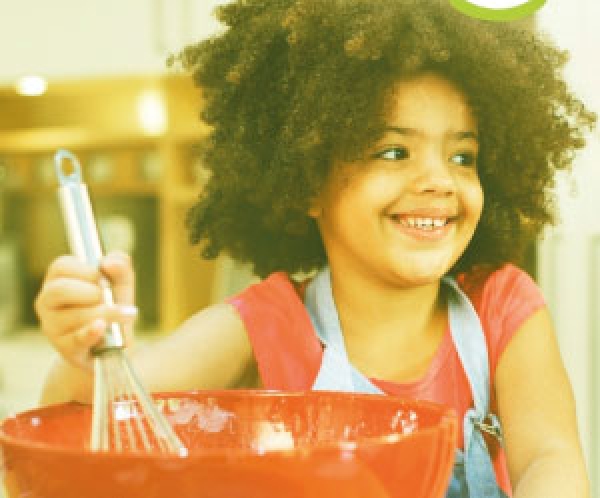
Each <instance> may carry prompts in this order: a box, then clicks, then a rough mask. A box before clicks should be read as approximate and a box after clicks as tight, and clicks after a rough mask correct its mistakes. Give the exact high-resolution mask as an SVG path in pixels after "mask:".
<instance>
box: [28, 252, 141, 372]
mask: <svg viewBox="0 0 600 498" xmlns="http://www.w3.org/2000/svg"><path fill="white" fill-rule="evenodd" d="M102 278H106V279H107V280H108V281H109V282H110V284H111V286H112V291H113V296H114V301H115V305H107V304H104V299H103V295H102V287H101V284H100V282H101V279H102ZM134 295H135V276H134V272H133V268H132V265H131V260H130V258H129V256H128V255H127V254H125V253H123V252H120V251H115V252H111V253H110V254H108V255H107V256H105V258H104V259H103V260H102V262H101V264H100V269H99V270H98V269H96V268H93V267H91V266H89V265H87V264H85V263H82V262H81V261H79V260H78V259H77V258H75V257H74V256H61V257H59V258H57V259H56V260H55V261H54V262H53V263H52V264H51V265H50V267H49V268H48V271H47V273H46V277H45V279H44V282H43V284H42V288H41V290H40V292H39V294H38V296H37V298H36V300H35V311H36V313H37V316H38V319H39V321H40V325H41V327H42V332H43V333H44V335H46V337H48V339H49V340H50V342H51V343H52V345H53V346H54V348H55V349H56V350H57V351H58V352H59V353H60V354H61V355H62V356H63V357H64V359H65V360H66V361H67V362H69V363H70V364H72V365H75V366H77V367H80V368H85V369H91V368H92V357H91V354H90V350H91V349H92V348H93V347H94V345H96V344H97V343H98V342H99V341H100V340H101V339H102V337H103V336H104V334H105V332H106V330H107V328H108V324H110V323H112V322H118V323H120V324H121V326H122V330H123V333H124V336H125V342H126V345H130V344H131V341H132V339H133V322H134V321H135V318H136V316H137V308H136V307H135V306H134V305H133V303H134Z"/></svg>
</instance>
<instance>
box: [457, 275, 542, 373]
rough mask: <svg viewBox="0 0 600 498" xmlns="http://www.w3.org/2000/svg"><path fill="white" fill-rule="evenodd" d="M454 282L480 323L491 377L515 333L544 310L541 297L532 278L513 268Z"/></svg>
mask: <svg viewBox="0 0 600 498" xmlns="http://www.w3.org/2000/svg"><path fill="white" fill-rule="evenodd" d="M457 281H458V282H459V285H460V286H461V288H463V290H464V292H465V293H466V294H467V295H468V296H469V299H471V302H472V303H473V307H474V308H475V310H476V312H477V314H478V315H479V319H480V320H481V325H482V327H483V331H484V334H485V336H486V342H487V346H488V354H489V357H490V365H491V371H492V374H493V373H494V371H495V368H496V365H497V363H498V361H499V359H500V357H501V356H502V353H503V352H504V351H505V349H506V347H507V346H508V344H509V342H511V340H512V339H513V337H514V336H515V333H516V332H517V331H518V330H519V328H520V327H521V326H522V325H523V324H524V323H525V322H526V321H527V319H528V318H530V317H532V316H533V315H534V314H535V313H536V312H537V311H539V310H540V309H542V308H544V307H545V304H546V302H545V299H544V296H543V294H542V292H541V290H540V288H539V287H538V285H537V284H536V283H535V281H534V280H533V278H532V277H531V276H530V275H529V274H528V273H527V272H525V271H524V270H522V269H520V268H518V267H517V266H515V265H513V264H505V265H503V266H502V267H500V268H498V269H496V270H494V271H492V272H490V273H488V274H487V275H485V276H483V277H482V276H481V275H477V274H462V275H459V276H458V277H457Z"/></svg>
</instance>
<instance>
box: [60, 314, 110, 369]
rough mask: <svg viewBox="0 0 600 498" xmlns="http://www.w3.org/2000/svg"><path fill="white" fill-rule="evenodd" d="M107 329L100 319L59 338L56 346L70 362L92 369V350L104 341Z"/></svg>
mask: <svg viewBox="0 0 600 498" xmlns="http://www.w3.org/2000/svg"><path fill="white" fill-rule="evenodd" d="M106 327H107V325H106V322H105V321H104V320H103V319H101V318H99V319H97V320H94V321H93V322H92V323H89V324H87V325H85V326H83V327H81V328H80V329H78V330H77V331H75V332H74V333H72V334H69V335H67V336H62V337H60V338H58V339H57V340H56V341H55V342H54V345H55V347H56V349H57V350H58V351H59V352H60V353H61V354H62V355H63V357H64V358H65V359H66V360H67V361H68V362H70V363H72V364H73V365H75V366H78V367H84V368H88V369H91V368H92V362H91V354H90V350H91V349H92V348H93V347H94V346H95V345H96V344H98V343H99V342H100V341H101V340H102V337H104V334H105V332H106Z"/></svg>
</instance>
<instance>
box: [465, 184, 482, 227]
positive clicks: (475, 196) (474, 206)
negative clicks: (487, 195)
mask: <svg viewBox="0 0 600 498" xmlns="http://www.w3.org/2000/svg"><path fill="white" fill-rule="evenodd" d="M463 192H464V196H463V199H464V204H465V208H466V209H467V211H468V213H469V217H470V218H472V219H473V220H475V221H476V222H477V221H479V218H480V217H481V213H482V211H483V202H484V196H483V189H482V187H481V184H480V183H479V181H477V182H473V183H471V184H470V185H468V186H467V188H465V189H464V191H463Z"/></svg>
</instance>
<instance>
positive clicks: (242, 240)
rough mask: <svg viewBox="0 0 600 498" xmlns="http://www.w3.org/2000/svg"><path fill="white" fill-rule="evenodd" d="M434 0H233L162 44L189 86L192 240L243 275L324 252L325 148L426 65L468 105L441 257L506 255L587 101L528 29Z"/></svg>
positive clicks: (542, 211) (379, 117)
mask: <svg viewBox="0 0 600 498" xmlns="http://www.w3.org/2000/svg"><path fill="white" fill-rule="evenodd" d="M448 4H449V2H447V1H442V0H394V1H384V0H237V1H236V2H234V3H232V4H229V5H225V6H223V7H220V8H218V9H217V16H218V18H219V20H220V21H221V22H223V23H224V24H225V25H226V26H227V27H228V29H226V30H225V31H224V33H223V34H221V35H219V36H215V37H213V38H210V39H208V40H205V41H202V42H201V43H199V44H196V45H192V46H189V47H187V48H185V49H184V50H183V51H182V52H181V53H180V54H179V55H178V56H177V59H178V60H179V61H180V62H181V64H182V65H183V67H184V68H185V69H187V70H189V71H190V72H192V74H193V77H194V80H195V82H196V84H197V85H198V86H199V87H200V88H201V89H202V92H203V95H204V104H203V108H202V119H203V120H204V121H205V122H206V123H207V124H208V125H210V127H211V133H210V134H209V136H208V137H207V138H206V140H205V142H204V143H203V144H201V151H202V152H201V153H202V156H203V160H204V164H205V165H206V167H207V168H208V170H209V171H210V175H211V176H210V179H209V181H208V184H207V185H206V187H205V189H204V191H203V193H202V194H201V196H200V198H199V200H198V202H197V203H196V204H195V205H194V206H193V207H192V209H191V210H190V211H189V213H188V218H187V225H188V228H189V233H190V241H191V242H192V243H193V244H198V243H202V247H203V249H202V255H203V256H204V257H206V258H214V257H216V256H217V255H218V254H219V253H220V252H221V251H226V252H227V253H228V254H229V255H230V256H231V257H233V258H234V259H237V260H240V261H244V262H251V263H252V264H253V268H254V272H255V273H256V274H257V275H258V276H265V275H267V274H269V273H271V272H273V271H285V272H287V273H290V274H293V273H297V272H302V273H306V272H309V271H312V270H314V269H316V268H319V267H321V266H323V265H324V264H325V263H326V255H325V250H324V247H323V244H322V241H321V238H320V235H319V231H318V229H317V226H316V223H315V221H314V220H313V219H312V218H310V217H309V216H308V215H307V212H308V209H309V205H310V201H311V199H314V198H315V197H316V195H317V193H318V192H319V191H320V190H321V187H322V186H323V184H324V182H325V181H326V179H327V178H328V175H329V171H330V167H331V165H332V163H333V160H334V159H340V158H342V159H344V160H352V159H353V158H358V157H360V155H361V153H362V152H363V151H365V150H366V149H367V148H368V146H369V145H370V144H372V143H373V142H374V141H375V140H377V139H378V138H379V137H380V136H381V133H382V130H383V129H384V127H385V123H384V119H385V116H384V114H383V108H384V104H385V100H386V97H387V95H388V93H389V91H390V89H391V88H392V86H393V85H394V83H395V82H397V81H398V80H400V79H402V78H407V77H411V76H415V75H418V74H419V73H422V72H426V71H435V72H437V73H439V74H440V75H442V76H444V77H445V78H447V79H448V80H450V81H452V82H453V83H455V84H456V85H458V86H459V87H460V88H461V90H462V91H463V92H464V94H465V95H466V96H467V99H468V101H469V104H470V106H471V108H472V110H473V112H474V114H475V117H476V119H477V121H478V128H479V135H480V138H479V140H480V152H479V157H478V171H479V176H480V181H481V184H482V187H483V190H484V193H485V199H486V202H485V207H484V211H483V214H482V217H481V220H480V222H479V225H478V228H477V230H476V232H475V235H474V237H473V239H472V241H471V243H470V245H469V247H468V248H467V250H466V251H465V253H464V254H463V255H462V257H461V258H460V259H459V261H458V262H457V263H456V265H455V266H454V268H453V269H452V273H457V272H463V271H469V270H472V269H474V268H480V267H488V268H494V267H497V266H500V265H501V264H503V263H505V262H509V261H511V262H515V263H517V264H519V263H520V261H521V257H522V255H523V253H524V250H525V248H526V247H527V246H528V245H530V244H531V242H532V241H534V240H535V238H536V237H537V235H538V234H539V233H540V231H541V229H542V228H543V226H544V225H545V224H547V223H552V222H554V220H555V209H554V204H555V203H554V195H553V193H552V191H551V187H552V186H553V182H554V173H555V171H556V170H564V169H569V168H570V165H571V163H572V160H573V157H574V153H575V151H576V149H579V148H581V147H583V146H584V133H585V131H586V130H587V129H591V128H593V125H594V123H595V118H596V116H595V115H594V114H593V113H591V112H590V111H588V110H587V109H586V108H585V106H584V105H583V104H582V103H581V102H580V101H579V100H578V99H577V98H576V97H575V96H574V95H573V94H572V93H571V92H570V90H569V89H568V88H567V85H566V84H565V82H564V80H563V79H562V75H561V69H562V67H563V66H564V64H565V62H566V60H567V53H566V52H564V51H561V50H559V49H558V48H556V47H554V46H553V45H552V44H551V43H550V42H549V41H547V40H544V39H542V38H541V37H538V36H536V35H535V34H534V33H533V32H532V31H531V30H527V29H524V28H522V27H519V26H518V25H514V24H511V23H495V22H486V21H481V20H476V19H471V18H469V17H467V16H465V15H463V14H461V13H459V12H456V11H455V10H454V9H452V8H451V7H450V6H449V5H448Z"/></svg>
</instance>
